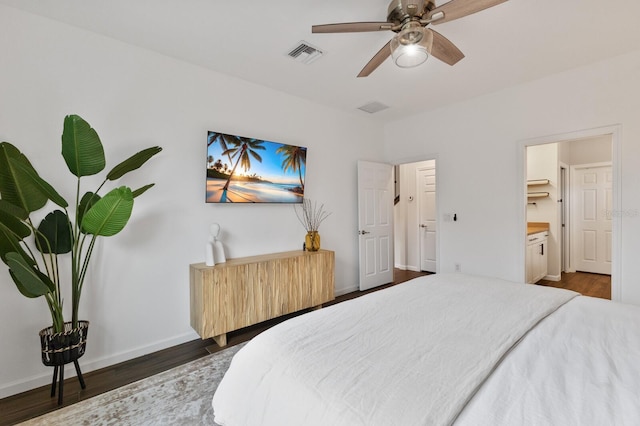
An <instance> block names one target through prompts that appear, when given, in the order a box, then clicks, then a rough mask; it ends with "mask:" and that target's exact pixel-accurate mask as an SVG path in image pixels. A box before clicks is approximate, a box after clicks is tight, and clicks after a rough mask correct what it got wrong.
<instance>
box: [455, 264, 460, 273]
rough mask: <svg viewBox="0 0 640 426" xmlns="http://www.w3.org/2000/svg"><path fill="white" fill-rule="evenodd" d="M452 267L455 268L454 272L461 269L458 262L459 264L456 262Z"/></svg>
mask: <svg viewBox="0 0 640 426" xmlns="http://www.w3.org/2000/svg"><path fill="white" fill-rule="evenodd" d="M454 268H455V271H456V272H460V271H461V269H460V264H459V263H456V264H455V265H454Z"/></svg>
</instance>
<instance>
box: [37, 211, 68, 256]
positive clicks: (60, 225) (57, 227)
mask: <svg viewBox="0 0 640 426" xmlns="http://www.w3.org/2000/svg"><path fill="white" fill-rule="evenodd" d="M71 244H72V242H71V223H70V222H69V217H68V216H67V214H66V213H65V212H63V211H62V210H54V211H52V212H51V213H49V214H48V215H47V216H46V217H45V218H44V219H43V220H42V222H40V226H38V233H37V234H36V247H37V248H38V250H40V252H41V253H53V254H64V253H69V252H70V251H71Z"/></svg>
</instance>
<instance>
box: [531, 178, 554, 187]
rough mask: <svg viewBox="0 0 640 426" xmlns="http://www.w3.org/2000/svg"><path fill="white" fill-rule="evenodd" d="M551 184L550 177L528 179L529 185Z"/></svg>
mask: <svg viewBox="0 0 640 426" xmlns="http://www.w3.org/2000/svg"><path fill="white" fill-rule="evenodd" d="M535 185H549V179H531V180H528V181H527V186H535Z"/></svg>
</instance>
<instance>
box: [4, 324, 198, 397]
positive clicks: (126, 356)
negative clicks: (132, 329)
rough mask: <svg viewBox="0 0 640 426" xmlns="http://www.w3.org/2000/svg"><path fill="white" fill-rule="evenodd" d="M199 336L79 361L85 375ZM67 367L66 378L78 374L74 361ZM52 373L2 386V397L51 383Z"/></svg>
mask: <svg viewBox="0 0 640 426" xmlns="http://www.w3.org/2000/svg"><path fill="white" fill-rule="evenodd" d="M197 338H199V336H198V335H197V334H196V332H195V331H194V332H189V333H184V334H181V335H179V336H175V337H172V338H169V339H164V340H161V341H158V342H154V343H151V344H149V345H146V346H140V347H138V348H135V349H132V350H129V351H123V352H119V353H117V354H113V355H109V356H105V357H102V358H98V359H94V360H89V361H88V362H83V360H84V359H85V358H81V359H80V361H79V362H80V368H81V369H82V373H83V375H84V373H88V372H90V371H95V370H99V369H101V368H105V367H109V366H112V365H115V364H119V363H121V362H124V361H129V360H131V359H134V358H137V357H139V356H143V355H147V354H150V353H152V352H157V351H160V350H162V349H167V348H170V347H172V346H177V345H180V344H182V343H186V342H190V341H192V340H194V339H197ZM90 344H91V338H89V345H90ZM65 367H66V368H65V371H64V377H65V379H67V378H69V377H75V376H76V370H75V368H74V367H73V363H70V364H67V365H65ZM52 375H53V370H51V371H49V372H47V373H46V374H40V375H36V376H31V377H28V378H26V379H24V380H19V381H15V382H11V383H8V384H5V385H3V386H2V387H0V398H6V397H8V396H12V395H16V394H19V393H22V392H26V391H30V390H32V389H36V388H39V387H41V386H45V385H50V384H51V377H52Z"/></svg>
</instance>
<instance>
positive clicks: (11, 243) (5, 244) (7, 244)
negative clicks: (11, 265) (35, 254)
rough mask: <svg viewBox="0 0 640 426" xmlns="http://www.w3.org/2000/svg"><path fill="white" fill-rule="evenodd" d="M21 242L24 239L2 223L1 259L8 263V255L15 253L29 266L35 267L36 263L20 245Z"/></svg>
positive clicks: (0, 233) (0, 234) (0, 235)
mask: <svg viewBox="0 0 640 426" xmlns="http://www.w3.org/2000/svg"><path fill="white" fill-rule="evenodd" d="M21 240H22V238H21V237H18V236H17V235H16V233H15V232H14V231H13V230H12V229H10V228H8V227H7V226H6V225H5V224H4V223H2V222H0V259H2V261H3V262H4V263H7V257H6V256H7V253H11V252H15V253H18V254H19V255H20V256H22V258H23V259H25V261H26V262H27V263H28V264H30V265H35V264H36V261H35V260H34V259H33V258H32V257H31V256H30V255H29V254H28V253H27V252H26V251H24V249H23V248H22V246H21V245H20V241H21Z"/></svg>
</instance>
